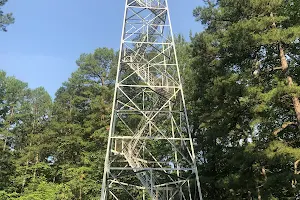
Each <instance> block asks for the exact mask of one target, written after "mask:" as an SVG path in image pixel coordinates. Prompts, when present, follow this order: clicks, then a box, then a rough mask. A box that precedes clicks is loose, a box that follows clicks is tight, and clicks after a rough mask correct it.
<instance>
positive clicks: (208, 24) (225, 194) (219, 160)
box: [0, 0, 300, 200]
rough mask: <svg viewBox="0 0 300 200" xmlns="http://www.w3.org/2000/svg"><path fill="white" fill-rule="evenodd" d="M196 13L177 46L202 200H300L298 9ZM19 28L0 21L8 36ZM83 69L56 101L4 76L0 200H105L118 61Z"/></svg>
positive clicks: (211, 6)
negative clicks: (195, 25)
mask: <svg viewBox="0 0 300 200" xmlns="http://www.w3.org/2000/svg"><path fill="white" fill-rule="evenodd" d="M6 1H7V0H0V9H1V6H3V5H4V4H5V3H6ZM193 14H194V17H195V20H197V21H199V26H200V23H202V25H204V27H205V28H204V30H203V31H202V32H200V33H196V34H195V35H191V36H190V37H191V38H190V42H187V40H186V39H185V38H183V36H180V35H179V36H177V37H176V44H177V53H178V59H179V64H180V70H181V74H182V77H183V80H184V81H183V82H184V88H185V95H186V99H187V103H188V110H189V117H190V125H191V129H192V133H193V137H194V138H195V151H196V153H197V158H198V168H199V175H200V179H201V180H200V181H201V186H202V192H203V197H204V199H207V200H208V199H209V200H225V199H226V200H241V199H245V200H284V199H286V200H296V199H299V198H300V149H299V148H300V102H299V97H300V87H299V86H298V85H299V84H300V76H299V75H300V68H299V64H300V39H299V36H300V0H206V1H205V6H202V7H197V8H195V9H194V12H193ZM16 20H17V19H16ZM13 21H14V18H13V16H12V14H4V13H3V12H2V11H1V10H0V29H1V30H2V31H5V32H6V31H7V26H8V25H9V24H11V23H13ZM187 28H188V27H187ZM1 34H2V33H1ZM3 34H9V30H8V32H7V33H3ZM2 48H5V47H2ZM91 51H93V50H91ZM0 62H1V61H0ZM76 64H77V66H78V68H77V70H76V71H75V72H74V73H72V74H71V76H70V78H69V79H68V81H66V82H65V83H63V84H62V86H61V87H60V88H59V89H58V90H57V92H56V94H55V99H54V100H52V99H51V97H50V95H49V94H48V93H47V91H46V90H45V89H44V88H43V87H40V88H36V89H31V88H29V87H28V85H27V83H24V82H22V81H20V80H18V79H16V78H15V77H11V76H8V75H7V74H6V73H5V72H4V71H1V70H0V199H1V200H8V199H20V200H55V199H58V200H63V199H66V200H67V199H82V200H83V199H86V200H92V199H99V198H100V192H101V191H100V188H101V181H102V176H103V165H104V156H105V151H106V143H107V135H108V130H109V120H110V114H111V102H112V98H113V90H114V79H115V74H116V67H117V52H114V50H113V49H110V48H107V47H103V48H98V49H96V50H94V51H93V52H92V53H84V54H82V55H80V56H79V58H78V60H77V61H76ZM0 68H1V67H0Z"/></svg>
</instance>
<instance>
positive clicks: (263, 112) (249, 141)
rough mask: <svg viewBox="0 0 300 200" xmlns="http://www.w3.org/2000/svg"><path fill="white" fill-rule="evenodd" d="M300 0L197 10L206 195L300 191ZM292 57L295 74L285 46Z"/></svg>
mask: <svg viewBox="0 0 300 200" xmlns="http://www.w3.org/2000/svg"><path fill="white" fill-rule="evenodd" d="M292 5H299V1H297V0H289V1H282V0H274V1H265V0H263V1H260V0H246V1H238V0H219V1H209V2H208V3H207V5H206V6H205V7H199V8H196V9H195V10H194V16H195V17H196V20H198V21H201V22H202V24H205V25H206V29H205V31H203V32H202V33H199V34H196V35H195V37H193V38H192V56H193V63H192V65H191V68H192V69H193V70H194V74H196V76H195V78H196V81H195V83H196V87H195V89H194V91H192V92H191V93H192V94H193V95H194V97H193V98H192V99H191V102H190V104H191V106H192V108H194V109H193V113H192V114H191V117H192V120H191V123H192V127H193V128H194V132H195V133H194V134H195V136H196V137H197V147H196V149H197V150H198V151H199V153H200V155H199V161H200V169H201V170H200V172H201V176H202V181H203V184H202V185H203V190H204V195H205V196H206V198H208V199H257V198H261V199H284V198H292V197H295V195H296V193H297V191H298V190H299V185H298V184H294V183H295V181H296V180H299V175H296V174H294V171H293V170H294V163H295V162H296V161H297V160H298V159H299V155H300V154H299V153H300V152H299V151H298V148H299V144H300V143H299V141H300V137H299V134H298V133H299V128H298V126H299V125H297V118H296V114H295V111H294V108H295V107H294V106H295V105H293V101H292V97H299V86H298V84H299V77H297V75H298V74H297V68H296V67H297V66H298V62H299V59H298V56H299V51H295V49H298V50H299V44H298V43H299V41H298V36H299V34H298V33H299V25H300V24H299V21H297V20H296V19H298V14H299V11H295V9H294V6H292ZM279 47H281V48H282V49H284V53H285V54H286V55H285V56H286V57H287V58H288V65H289V69H288V76H290V77H291V78H292V79H293V81H294V85H292V86H291V85H288V82H287V79H286V76H287V74H284V73H282V72H281V71H278V70H276V69H278V68H279V67H281V66H282V63H281V61H282V60H281V57H280V49H279Z"/></svg>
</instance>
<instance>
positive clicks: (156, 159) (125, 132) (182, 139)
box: [101, 0, 202, 200]
mask: <svg viewBox="0 0 300 200" xmlns="http://www.w3.org/2000/svg"><path fill="white" fill-rule="evenodd" d="M126 9H127V10H126V12H125V16H124V23H123V24H124V25H123V26H124V27H123V35H122V40H121V48H120V55H119V63H118V73H117V77H116V86H115V94H114V100H113V103H114V104H113V109H112V118H111V125H110V130H109V138H108V146H107V154H106V158H105V167H104V175H103V184H102V191H101V200H108V199H109V200H111V199H114V200H131V199H132V200H139V199H142V200H150V199H151V200H177V199H180V200H192V194H191V191H197V193H196V194H195V195H198V196H199V198H198V199H200V200H202V195H201V189H200V183H199V177H198V172H197V167H196V161H195V154H194V150H193V147H192V146H193V141H192V138H191V134H190V132H189V129H186V127H188V119H187V114H186V108H185V102H184V97H183V92H182V86H181V82H180V78H179V72H178V71H179V69H178V63H177V57H176V52H175V44H174V38H173V37H172V27H171V24H170V17H169V11H168V4H167V0H126ZM131 30H133V31H131ZM170 35H171V39H166V38H167V37H169V36H170ZM124 38H126V39H124ZM164 40H166V41H164ZM164 45H165V46H164ZM165 49H167V51H165ZM150 54H151V56H149V55H150ZM170 66H175V68H170ZM173 69H174V70H175V71H174V74H173V71H172V70H173ZM169 71H170V72H169ZM128 88H129V89H128ZM145 93H147V94H146V95H147V98H144V95H145ZM140 94H142V95H140ZM145 101H152V102H145ZM141 102H142V103H141ZM138 105H143V106H142V107H141V106H138ZM144 105H146V107H145V106H144ZM157 116H159V117H157ZM131 119H140V121H139V123H137V124H132V122H130V120H131ZM118 121H119V122H120V123H122V124H123V126H121V127H117V126H118ZM166 126H169V127H166ZM116 129H118V131H116ZM152 129H153V130H152ZM161 129H163V130H161ZM186 130H187V131H188V132H187V133H183V132H184V131H186ZM153 133H154V134H153ZM152 134H153V135H152ZM156 140H160V141H162V142H161V143H160V144H163V145H166V146H168V148H171V149H172V151H171V152H160V153H158V154H157V153H156V154H153V152H147V153H146V154H147V155H146V156H145V149H146V150H147V151H149V149H147V147H148V146H147V145H150V147H151V148H152V146H151V145H152V144H153V143H155V142H156ZM120 142H121V149H120V148H119V147H120V146H118V145H119V144H120ZM151 148H150V151H152V150H151ZM160 154H161V155H160ZM124 159H125V160H124ZM180 159H184V160H185V161H184V162H182V163H184V164H182V166H181V164H179V163H180V162H181V161H180ZM172 162H173V163H172ZM170 163H171V164H173V166H172V165H171V164H170ZM162 174H163V177H160V175H162ZM181 174H187V175H188V174H189V176H187V177H186V178H185V177H182V176H181ZM193 174H194V176H195V178H193V180H195V184H193V185H195V186H196V188H195V189H191V188H190V181H191V180H189V178H190V177H191V175H193ZM133 175H134V176H135V177H132V176H133ZM184 188H185V189H184Z"/></svg>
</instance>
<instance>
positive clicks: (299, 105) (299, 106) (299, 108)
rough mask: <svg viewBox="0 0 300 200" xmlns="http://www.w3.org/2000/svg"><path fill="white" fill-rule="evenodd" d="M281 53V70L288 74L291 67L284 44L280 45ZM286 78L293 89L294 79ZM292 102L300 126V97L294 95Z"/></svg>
mask: <svg viewBox="0 0 300 200" xmlns="http://www.w3.org/2000/svg"><path fill="white" fill-rule="evenodd" d="M279 51H280V61H281V69H282V71H283V72H284V73H286V72H287V69H288V67H289V66H288V62H287V60H286V57H285V53H284V49H283V47H282V44H279ZM286 78H287V81H288V85H289V86H290V87H292V86H293V85H294V83H293V79H292V77H291V76H289V75H287V76H286ZM292 100H293V106H294V110H295V113H296V117H297V122H298V126H299V125H300V102H299V97H298V96H296V95H294V96H293V97H292Z"/></svg>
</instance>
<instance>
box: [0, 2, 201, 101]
mask: <svg viewBox="0 0 300 200" xmlns="http://www.w3.org/2000/svg"><path fill="white" fill-rule="evenodd" d="M201 1H202V0H169V7H170V14H171V20H172V25H173V31H174V33H175V34H178V33H181V34H183V35H185V37H186V38H188V36H189V32H190V30H191V31H192V32H193V33H195V32H199V31H201V24H200V23H199V22H195V20H194V18H193V16H192V11H193V9H194V8H195V7H196V6H198V5H200V4H201ZM124 4H125V0H84V1H83V0H26V1H25V0H8V3H7V4H6V5H5V6H4V8H3V10H4V12H13V14H14V17H15V18H16V22H15V24H13V25H10V26H9V27H8V32H7V33H4V32H0V44H1V48H0V70H4V71H6V72H7V74H8V75H10V76H15V77H16V78H18V79H20V80H22V81H24V82H27V83H28V84H29V87H31V88H36V87H39V86H43V87H45V88H46V90H47V91H48V92H49V93H50V95H51V96H52V97H54V94H55V92H56V90H57V89H58V88H59V87H60V86H61V84H62V83H63V82H64V81H66V80H68V78H69V77H70V75H71V73H72V72H73V71H75V70H76V68H77V66H76V64H75V61H76V59H77V58H79V56H80V54H81V53H89V52H92V51H93V50H94V49H96V48H98V47H110V48H114V49H116V50H117V49H118V47H119V43H120V37H121V28H122V20H123V13H124Z"/></svg>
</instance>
